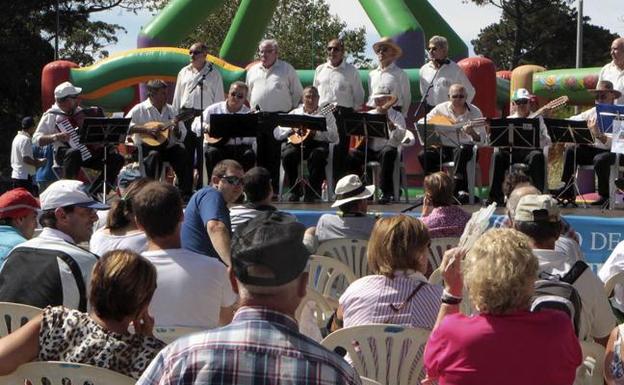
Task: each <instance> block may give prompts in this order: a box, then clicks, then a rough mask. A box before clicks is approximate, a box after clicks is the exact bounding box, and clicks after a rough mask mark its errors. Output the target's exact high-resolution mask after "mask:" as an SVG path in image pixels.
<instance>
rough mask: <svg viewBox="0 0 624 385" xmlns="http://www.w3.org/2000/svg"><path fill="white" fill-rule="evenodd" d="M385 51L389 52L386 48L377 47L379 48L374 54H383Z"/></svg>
mask: <svg viewBox="0 0 624 385" xmlns="http://www.w3.org/2000/svg"><path fill="white" fill-rule="evenodd" d="M387 51H389V48H388V47H379V48H377V51H375V52H376V53H384V52H387Z"/></svg>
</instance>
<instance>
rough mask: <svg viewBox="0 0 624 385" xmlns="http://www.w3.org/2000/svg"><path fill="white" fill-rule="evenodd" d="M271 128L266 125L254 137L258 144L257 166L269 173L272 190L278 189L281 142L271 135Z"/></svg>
mask: <svg viewBox="0 0 624 385" xmlns="http://www.w3.org/2000/svg"><path fill="white" fill-rule="evenodd" d="M273 128H274V127H273ZM273 128H270V127H268V126H267V127H266V128H265V129H263V130H262V131H261V132H260V133H259V134H258V136H257V137H256V143H257V144H258V153H257V154H256V155H257V163H258V166H260V167H264V168H266V169H267V170H269V173H271V176H272V184H273V191H279V186H278V185H279V168H280V153H281V148H282V143H281V142H279V141H278V140H276V139H275V138H274V137H273Z"/></svg>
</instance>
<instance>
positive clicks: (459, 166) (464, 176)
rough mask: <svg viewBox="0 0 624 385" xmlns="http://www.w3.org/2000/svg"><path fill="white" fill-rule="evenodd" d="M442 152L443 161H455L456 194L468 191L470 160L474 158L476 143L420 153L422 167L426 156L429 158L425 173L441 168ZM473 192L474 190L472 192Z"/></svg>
mask: <svg viewBox="0 0 624 385" xmlns="http://www.w3.org/2000/svg"><path fill="white" fill-rule="evenodd" d="M440 152H441V153H442V157H441V158H442V163H446V162H450V161H451V160H452V161H453V163H455V171H454V178H455V191H454V192H455V194H457V193H458V192H459V191H468V167H467V166H468V162H470V159H472V153H473V152H474V145H472V144H462V145H461V146H459V147H448V146H444V147H442V148H441V149H440V148H429V149H427V151H424V152H421V153H420V154H418V160H419V161H420V165H421V166H422V168H423V169H424V168H425V158H427V170H425V175H429V174H431V173H433V172H436V171H438V170H440ZM470 193H471V194H472V192H470Z"/></svg>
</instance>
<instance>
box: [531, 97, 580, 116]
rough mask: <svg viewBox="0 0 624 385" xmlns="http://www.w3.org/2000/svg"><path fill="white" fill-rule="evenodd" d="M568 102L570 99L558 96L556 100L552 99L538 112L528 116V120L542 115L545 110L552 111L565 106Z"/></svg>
mask: <svg viewBox="0 0 624 385" xmlns="http://www.w3.org/2000/svg"><path fill="white" fill-rule="evenodd" d="M568 100H570V98H568V97H567V96H566V95H563V96H560V97H558V98H557V99H553V100H551V101H550V102H548V103H546V104H544V105H543V106H542V107H541V108H540V109H539V110H537V111H535V112H534V113H532V114H531V115H529V118H537V117H538V116H540V115H542V114H543V113H544V112H546V111H547V110H550V111H553V110H556V109H558V108H561V107H563V106H565V105H566V103H567V102H568Z"/></svg>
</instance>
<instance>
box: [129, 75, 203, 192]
mask: <svg viewBox="0 0 624 385" xmlns="http://www.w3.org/2000/svg"><path fill="white" fill-rule="evenodd" d="M147 95H148V98H147V99H146V100H145V101H143V102H141V103H139V104H137V105H136V106H134V107H132V109H131V110H130V111H129V112H128V114H127V115H126V117H127V118H130V119H131V121H130V130H129V131H128V134H129V135H134V136H133V137H132V140H133V141H134V143H136V144H137V145H138V144H139V143H141V145H142V146H143V157H144V159H143V163H144V165H145V174H147V176H148V177H150V178H153V179H158V177H159V175H156V172H157V170H160V169H161V168H162V162H164V161H167V162H169V163H170V164H171V166H172V167H173V170H174V171H175V173H176V175H177V177H178V183H179V188H180V190H181V193H182V196H183V198H185V199H186V198H188V197H190V196H191V192H192V191H191V190H192V183H193V180H192V178H193V170H192V167H191V166H192V162H191V159H189V156H188V153H187V152H186V151H185V150H184V144H183V143H184V135H186V128H185V127H184V124H183V123H182V122H181V121H179V119H178V118H177V117H176V115H175V112H174V110H173V108H172V107H171V105H170V104H168V103H167V83H165V82H164V81H162V80H150V81H149V82H147ZM161 133H162V134H165V136H160V134H161ZM142 136H143V137H145V138H153V139H158V138H160V141H162V142H163V143H161V144H159V145H156V146H149V145H147V144H146V143H144V140H143V139H142ZM145 140H147V139H145Z"/></svg>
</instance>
